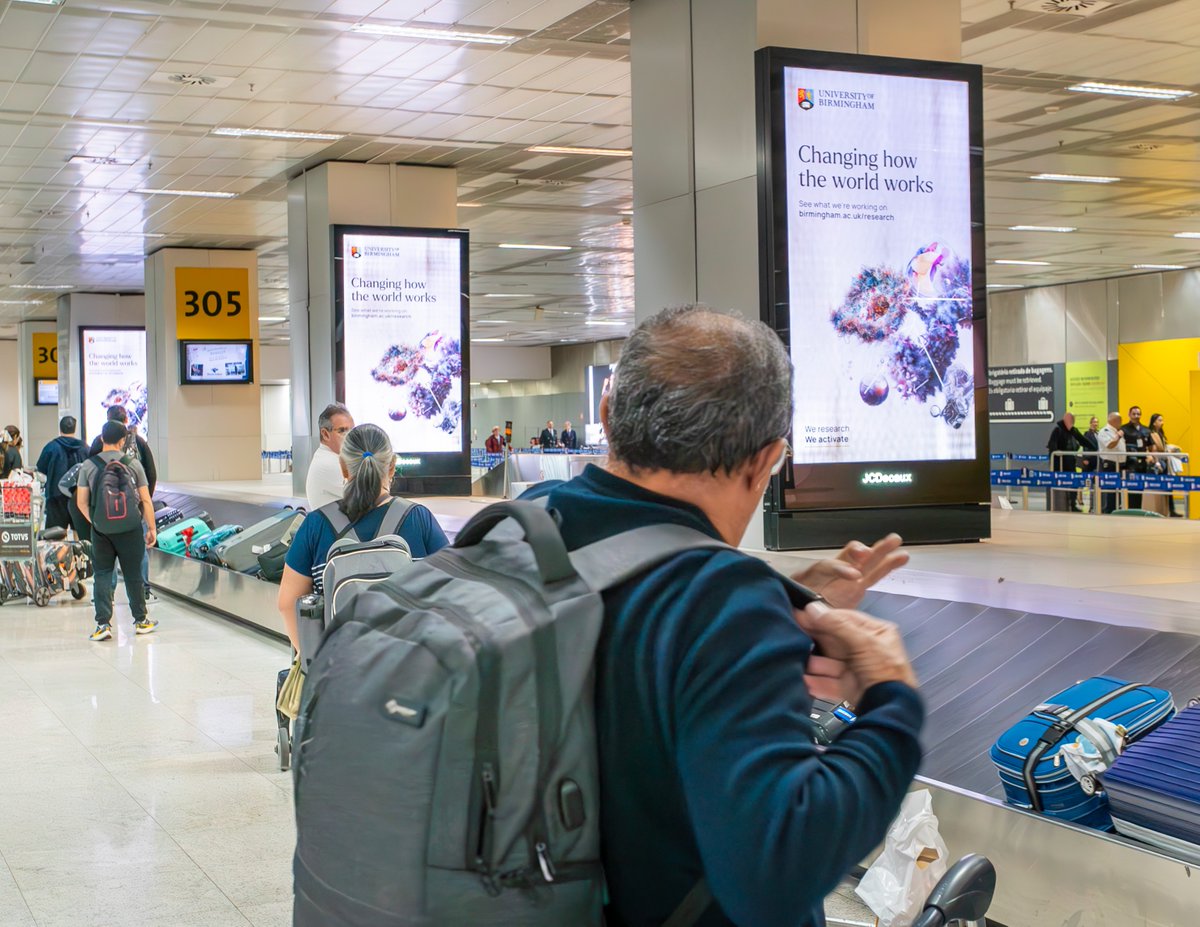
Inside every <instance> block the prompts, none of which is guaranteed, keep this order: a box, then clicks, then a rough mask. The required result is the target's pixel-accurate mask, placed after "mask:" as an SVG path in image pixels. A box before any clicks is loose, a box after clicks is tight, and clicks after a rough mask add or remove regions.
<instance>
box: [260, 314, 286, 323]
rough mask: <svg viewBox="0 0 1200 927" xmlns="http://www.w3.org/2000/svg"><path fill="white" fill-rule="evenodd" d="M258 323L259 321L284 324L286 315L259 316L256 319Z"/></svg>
mask: <svg viewBox="0 0 1200 927" xmlns="http://www.w3.org/2000/svg"><path fill="white" fill-rule="evenodd" d="M258 321H260V322H286V321H287V316H286V315H260V316H259V317H258Z"/></svg>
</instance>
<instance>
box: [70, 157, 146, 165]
mask: <svg viewBox="0 0 1200 927" xmlns="http://www.w3.org/2000/svg"><path fill="white" fill-rule="evenodd" d="M67 163H68V164H95V165H97V166H99V167H132V166H133V165H134V164H137V161H136V160H134V159H132V158H103V157H97V156H95V155H83V154H77V155H71V157H69V158H67Z"/></svg>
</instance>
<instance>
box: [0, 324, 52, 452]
mask: <svg viewBox="0 0 1200 927" xmlns="http://www.w3.org/2000/svg"><path fill="white" fill-rule="evenodd" d="M17 370H18V371H19V376H20V380H19V383H18V387H17V395H18V396H19V397H20V415H19V417H18V416H16V415H14V416H13V422H0V428H3V427H4V425H6V424H15V423H17V422H19V427H20V429H21V436H22V437H23V438H24V440H25V450H24V451H23V453H22V457H23V458H24V461H25V466H27V467H32V466H33V465H34V464H35V463H37V458H38V454H39V453H40V452H41V449H42V448H43V447H45V445H46V442H47V441H50V440H51V439H52V438H55V437H57V436H58V417H59V412H58V408H59V404H60V403H61V399H60V400H59V402H56V403H50V404H46V402H45V400H48V399H50V395H49V392H48V390H49V389H50V388H51V387H53V386H54V385H55V384H57V382H58V336H57V334H56V330H55V324H54V323H53V322H19V323H17ZM39 384H40V387H39ZM39 388H40V390H41V395H40V396H39ZM39 400H43V401H39Z"/></svg>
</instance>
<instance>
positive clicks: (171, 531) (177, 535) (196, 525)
mask: <svg viewBox="0 0 1200 927" xmlns="http://www.w3.org/2000/svg"><path fill="white" fill-rule="evenodd" d="M189 530H190V531H191V535H190V537H191V539H192V540H195V539H196V538H198V537H201V536H203V535H205V534H208V532H210V531H211V530H212V526H211V525H209V524H207V523H205V522H204V521H203V520H201V519H199V518H187V519H184V520H183V521H181V522H177V523H175V524H173V525H171V526H170V527H169V528H167V529H165V530H163V531H160V532H159V533H158V549H159V550H161V551H165V552H166V553H168V554H175V555H176V556H177V557H182V556H184V554H185V553H186V551H187V546H188V538H189V536H188V531H189Z"/></svg>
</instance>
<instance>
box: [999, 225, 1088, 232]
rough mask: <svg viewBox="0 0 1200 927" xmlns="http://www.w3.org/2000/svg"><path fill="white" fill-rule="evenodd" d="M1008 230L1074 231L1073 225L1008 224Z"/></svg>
mask: <svg viewBox="0 0 1200 927" xmlns="http://www.w3.org/2000/svg"><path fill="white" fill-rule="evenodd" d="M1008 230H1009V231H1010V232H1074V231H1075V226H1073V225H1010V226H1009V227H1008Z"/></svg>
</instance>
